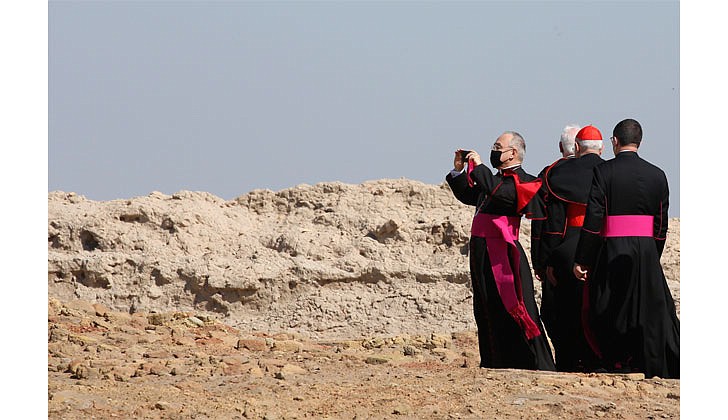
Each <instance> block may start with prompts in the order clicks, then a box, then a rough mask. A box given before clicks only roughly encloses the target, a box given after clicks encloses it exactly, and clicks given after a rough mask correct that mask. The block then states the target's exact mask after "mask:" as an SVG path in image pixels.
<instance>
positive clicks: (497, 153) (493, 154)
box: [490, 150, 503, 169]
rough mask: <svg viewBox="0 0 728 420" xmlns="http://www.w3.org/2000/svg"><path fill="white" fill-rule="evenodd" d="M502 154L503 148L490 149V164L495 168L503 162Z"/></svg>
mask: <svg viewBox="0 0 728 420" xmlns="http://www.w3.org/2000/svg"><path fill="white" fill-rule="evenodd" d="M502 154H503V151H502V150H491V151H490V166H492V167H493V169H498V167H499V166H501V165H502V164H503V162H501V155H502Z"/></svg>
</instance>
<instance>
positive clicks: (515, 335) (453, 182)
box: [446, 164, 555, 370]
mask: <svg viewBox="0 0 728 420" xmlns="http://www.w3.org/2000/svg"><path fill="white" fill-rule="evenodd" d="M507 174H511V176H508V175H505V176H504V175H503V174H501V173H499V174H497V175H493V174H492V173H491V171H490V169H488V168H487V167H486V166H485V165H482V164H481V165H478V166H477V167H475V168H473V171H472V173H470V175H469V176H470V177H471V178H472V180H473V181H474V185H469V183H468V175H466V174H461V175H458V176H455V177H453V176H452V174H448V175H447V177H446V180H447V182H448V184H449V185H450V188H451V190H452V191H453V194H454V195H455V197H456V198H457V199H458V200H459V201H461V202H462V203H464V204H467V205H471V206H475V207H476V215H477V214H478V213H479V212H480V213H484V214H487V215H496V216H513V217H517V218H518V220H519V221H520V218H521V216H522V215H528V216H529V217H542V216H543V203H542V202H541V199H540V198H539V197H538V195H535V192H536V190H535V189H534V190H533V193H534V195H533V198H532V199H524V196H525V194H522V193H519V192H520V191H521V189H520V187H519V188H517V186H516V182H515V180H514V176H517V177H518V181H519V183H520V184H528V183H529V182H531V183H532V182H534V181H537V180H536V178H535V177H534V176H532V175H529V174H527V173H526V172H525V171H524V170H523V169H521V168H520V167H518V168H517V169H515V170H514V171H511V172H507ZM530 185H533V184H530ZM517 191H519V192H517ZM519 198H520V200H519ZM519 203H520V204H519ZM519 206H520V207H519ZM488 241H489V239H486V238H483V237H477V236H471V238H470V245H469V246H470V273H471V281H472V287H473V311H474V315H475V321H476V324H477V326H478V346H479V349H480V358H481V362H480V365H481V366H482V367H493V368H520V369H538V370H555V366H554V362H553V356H552V355H551V350H550V348H549V346H548V342H547V340H546V336H545V333H544V330H543V325H542V324H541V320H540V316H539V312H538V308H537V307H536V302H535V300H534V293H533V292H534V290H533V277H532V276H531V270H530V266H529V264H528V260H527V258H526V255H525V253H524V251H523V247H522V246H521V244H520V243H519V242H518V241H515V245H516V247H517V250H518V253H517V258H518V262H515V261H513V259H512V258H511V259H510V264H511V266H512V267H518V270H517V271H518V273H519V276H520V288H519V290H517V293H518V294H520V295H521V296H522V299H523V304H524V305H525V309H526V311H527V313H528V315H529V316H530V319H532V320H533V321H534V322H535V324H536V325H537V327H538V331H539V332H540V334H539V335H537V336H536V337H533V338H531V339H528V338H527V336H526V335H525V334H524V331H523V329H522V328H521V327H520V326H519V324H518V323H517V322H516V321H514V319H513V318H512V316H511V315H510V314H509V312H508V311H507V310H506V309H505V307H504V304H503V301H502V300H501V296H500V294H499V290H498V288H497V286H496V283H495V276H494V274H493V270H492V266H491V258H490V257H489V253H488V245H489V243H488ZM516 287H517V286H516Z"/></svg>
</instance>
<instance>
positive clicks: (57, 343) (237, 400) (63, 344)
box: [48, 298, 680, 419]
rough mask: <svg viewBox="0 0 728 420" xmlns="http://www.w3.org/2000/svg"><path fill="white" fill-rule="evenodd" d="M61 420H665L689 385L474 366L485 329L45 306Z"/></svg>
mask: <svg viewBox="0 0 728 420" xmlns="http://www.w3.org/2000/svg"><path fill="white" fill-rule="evenodd" d="M48 314H49V317H48V418H51V419H94V418H95V419H110V418H119V419H131V418H135V419H301V418H316V419H322V418H329V419H361V418H402V419H409V418H411V419H421V418H434V419H484V418H488V419H510V418H520V419H547V418H619V419H661V418H679V416H680V381H679V380H670V379H660V378H649V379H645V378H644V376H643V375H642V374H626V375H618V374H581V373H547V372H535V371H524V370H515V369H513V370H512V369H503V370H501V369H498V370H496V369H482V368H479V367H478V354H477V336H476V334H475V331H456V332H452V333H450V334H436V333H430V334H422V335H406V334H405V335H396V336H373V337H369V338H366V339H356V340H329V341H312V340H308V339H305V338H303V337H302V336H297V335H295V334H284V333H281V334H274V335H269V334H265V333H260V332H247V331H241V330H238V329H235V328H232V327H230V326H227V325H225V324H223V323H220V322H219V321H216V320H214V319H211V318H208V317H206V316H205V315H202V314H195V313H190V312H164V313H143V312H137V313H134V314H131V315H130V314H128V313H125V312H116V311H112V310H110V309H108V308H107V307H105V306H104V305H101V304H98V303H96V304H94V303H91V302H87V301H82V300H74V301H68V302H61V301H59V300H57V299H54V298H50V299H49V302H48Z"/></svg>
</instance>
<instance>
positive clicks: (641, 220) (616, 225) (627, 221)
mask: <svg viewBox="0 0 728 420" xmlns="http://www.w3.org/2000/svg"><path fill="white" fill-rule="evenodd" d="M654 221H655V218H654V216H648V215H620V216H607V217H605V219H604V228H603V229H602V233H601V235H602V236H604V237H605V238H616V237H623V236H649V237H652V236H653V230H654Z"/></svg>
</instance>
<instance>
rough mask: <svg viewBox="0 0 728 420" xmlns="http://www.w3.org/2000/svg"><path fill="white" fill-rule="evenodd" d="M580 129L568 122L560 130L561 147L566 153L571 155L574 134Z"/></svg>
mask: <svg viewBox="0 0 728 420" xmlns="http://www.w3.org/2000/svg"><path fill="white" fill-rule="evenodd" d="M579 130H581V127H580V126H578V125H576V124H568V125H567V126H566V127H564V129H563V130H561V148H562V149H563V150H564V153H566V154H567V155H573V154H574V152H575V150H574V141H576V134H577V133H578V132H579Z"/></svg>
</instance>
